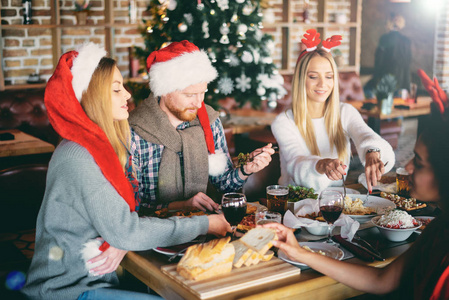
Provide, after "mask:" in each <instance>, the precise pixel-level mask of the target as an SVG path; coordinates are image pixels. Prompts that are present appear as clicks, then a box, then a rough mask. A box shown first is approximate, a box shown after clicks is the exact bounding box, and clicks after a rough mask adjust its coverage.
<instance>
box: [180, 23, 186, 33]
mask: <svg viewBox="0 0 449 300" xmlns="http://www.w3.org/2000/svg"><path fill="white" fill-rule="evenodd" d="M187 28H188V27H187V25H186V24H185V23H182V22H181V23H179V24H178V30H179V32H182V33H184V32H186V31H187Z"/></svg>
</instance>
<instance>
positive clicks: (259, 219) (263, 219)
mask: <svg viewBox="0 0 449 300" xmlns="http://www.w3.org/2000/svg"><path fill="white" fill-rule="evenodd" d="M255 219H256V224H257V225H263V224H267V223H279V224H281V223H282V215H281V214H280V213H278V212H275V211H268V210H264V211H259V212H256V218H255Z"/></svg>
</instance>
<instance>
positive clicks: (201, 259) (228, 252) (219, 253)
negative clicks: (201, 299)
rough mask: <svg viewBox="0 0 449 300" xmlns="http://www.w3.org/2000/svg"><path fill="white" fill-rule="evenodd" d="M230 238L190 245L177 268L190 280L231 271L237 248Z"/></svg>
mask: <svg viewBox="0 0 449 300" xmlns="http://www.w3.org/2000/svg"><path fill="white" fill-rule="evenodd" d="M230 239H231V238H230V237H227V238H223V239H216V240H212V241H210V242H208V243H206V244H197V245H193V246H190V247H189V248H188V249H187V251H186V253H185V255H184V256H183V258H181V260H180V261H179V263H178V266H177V268H176V270H177V271H178V273H179V274H180V275H181V276H183V277H184V278H186V279H189V280H203V279H206V278H210V277H213V276H216V275H221V274H226V273H229V272H231V270H232V264H233V261H234V256H235V250H234V246H233V245H232V244H230V243H229V241H230Z"/></svg>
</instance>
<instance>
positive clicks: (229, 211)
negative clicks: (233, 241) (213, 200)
mask: <svg viewBox="0 0 449 300" xmlns="http://www.w3.org/2000/svg"><path fill="white" fill-rule="evenodd" d="M221 210H222V211H223V214H224V216H225V218H226V221H228V222H229V224H230V225H231V228H232V237H235V230H236V229H237V225H238V224H239V223H240V222H241V221H242V220H243V217H244V216H245V214H246V197H245V195H244V194H242V193H226V194H224V195H223V198H222V199H221Z"/></svg>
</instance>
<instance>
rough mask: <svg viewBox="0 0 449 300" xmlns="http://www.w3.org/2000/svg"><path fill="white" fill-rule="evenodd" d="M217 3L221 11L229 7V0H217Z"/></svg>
mask: <svg viewBox="0 0 449 300" xmlns="http://www.w3.org/2000/svg"><path fill="white" fill-rule="evenodd" d="M217 5H218V7H219V8H220V9H221V11H225V10H228V9H229V0H217Z"/></svg>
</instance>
